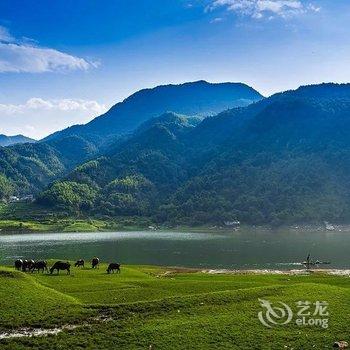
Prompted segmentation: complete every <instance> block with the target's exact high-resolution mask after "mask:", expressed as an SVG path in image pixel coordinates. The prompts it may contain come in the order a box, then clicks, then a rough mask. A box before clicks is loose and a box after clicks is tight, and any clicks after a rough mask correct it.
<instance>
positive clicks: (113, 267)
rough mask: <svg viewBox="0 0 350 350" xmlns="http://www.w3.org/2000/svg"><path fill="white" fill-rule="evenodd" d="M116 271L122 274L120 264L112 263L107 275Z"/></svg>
mask: <svg viewBox="0 0 350 350" xmlns="http://www.w3.org/2000/svg"><path fill="white" fill-rule="evenodd" d="M115 271H117V273H120V264H118V263H110V264H109V265H108V268H107V273H111V272H112V273H114V272H115Z"/></svg>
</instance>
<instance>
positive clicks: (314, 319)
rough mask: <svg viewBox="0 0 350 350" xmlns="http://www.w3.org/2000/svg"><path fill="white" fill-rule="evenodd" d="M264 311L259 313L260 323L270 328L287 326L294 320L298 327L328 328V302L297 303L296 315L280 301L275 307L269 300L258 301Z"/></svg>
mask: <svg viewBox="0 0 350 350" xmlns="http://www.w3.org/2000/svg"><path fill="white" fill-rule="evenodd" d="M258 300H259V302H260V305H261V307H262V308H263V310H262V311H259V312H258V318H259V321H260V322H261V323H262V324H263V325H264V326H265V327H268V328H272V327H274V326H283V325H287V324H288V323H290V322H291V321H292V320H293V317H294V315H296V316H297V317H296V318H295V324H296V325H297V326H316V327H322V328H324V329H326V328H328V316H329V312H328V310H327V309H328V303H327V302H326V301H316V302H314V303H312V302H310V301H301V300H300V301H297V302H296V303H295V304H296V307H297V308H298V311H297V312H296V313H294V312H293V311H292V309H291V307H290V306H289V305H287V304H286V303H283V302H281V301H279V302H278V303H276V304H275V305H274V304H273V303H272V302H270V301H269V300H264V299H258Z"/></svg>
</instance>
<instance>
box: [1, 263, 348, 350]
mask: <svg viewBox="0 0 350 350" xmlns="http://www.w3.org/2000/svg"><path fill="white" fill-rule="evenodd" d="M105 268H106V264H102V266H101V267H100V268H99V269H97V270H91V269H90V268H89V267H86V268H84V269H73V272H72V274H71V275H70V276H67V275H65V274H64V273H61V275H59V276H50V275H46V274H43V275H42V274H27V275H24V274H23V273H21V272H15V271H13V269H9V268H4V267H2V268H0V295H1V299H0V300H1V301H0V303H1V314H2V318H1V320H0V333H1V332H4V331H6V330H7V331H8V330H9V329H18V328H19V327H39V326H40V327H42V328H49V329H50V328H52V327H60V326H62V325H66V326H67V325H74V326H78V327H77V328H74V329H73V328H71V329H70V330H69V329H65V330H63V332H61V333H59V334H58V335H56V336H50V335H49V336H47V337H33V338H17V339H6V340H0V346H1V348H2V349H29V348H30V349H58V348H65V349H66V348H71V349H77V348H86V349H97V348H98V349H110V348H120V349H190V348H191V349H237V350H238V349H239V350H242V349H256V350H262V349H265V350H277V349H303V350H308V349H310V350H311V349H331V348H332V345H333V343H334V341H336V340H349V339H348V329H347V325H348V314H349V311H350V302H349V300H350V298H349V297H350V282H349V279H348V278H347V277H336V276H327V275H322V274H321V275H320V274H314V275H309V276H292V275H230V274H223V275H209V274H206V273H201V272H195V271H189V270H187V271H186V270H179V269H177V270H176V269H175V270H173V269H166V268H160V267H147V266H123V267H122V273H121V274H120V275H117V274H112V275H107V274H106V272H105ZM258 298H260V299H265V300H269V301H271V302H275V303H278V302H280V301H282V302H284V303H287V304H288V305H290V306H291V307H292V308H293V305H294V308H295V303H296V302H297V301H304V300H309V301H311V302H316V301H317V300H319V301H327V302H328V303H329V307H328V312H329V328H327V329H323V328H321V327H317V326H297V325H296V324H295V323H293V322H291V323H289V324H288V325H280V326H276V327H275V328H273V329H270V328H267V327H265V326H263V325H262V324H261V323H260V322H259V320H258V317H257V314H258V312H259V311H261V307H260V304H259V301H258Z"/></svg>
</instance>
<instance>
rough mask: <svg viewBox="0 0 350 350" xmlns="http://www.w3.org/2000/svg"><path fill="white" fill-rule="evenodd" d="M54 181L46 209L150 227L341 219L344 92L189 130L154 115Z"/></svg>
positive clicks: (316, 90)
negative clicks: (134, 219)
mask: <svg viewBox="0 0 350 350" xmlns="http://www.w3.org/2000/svg"><path fill="white" fill-rule="evenodd" d="M138 130H139V131H137V132H135V133H134V134H133V135H132V136H131V137H130V138H129V139H127V140H125V141H124V142H122V143H121V144H119V145H118V147H116V148H113V149H110V151H109V152H107V153H106V154H105V155H104V156H101V157H99V158H96V159H94V160H91V161H89V162H87V163H85V164H83V165H81V166H79V167H77V168H76V169H75V170H74V171H73V172H71V173H70V174H69V175H68V176H67V177H65V178H64V179H63V180H62V181H59V182H56V183H54V184H53V185H52V186H50V187H49V188H48V189H47V190H46V191H45V192H44V193H43V194H42V196H41V197H40V201H41V202H42V203H44V204H46V205H49V206H57V205H59V206H60V207H61V208H64V209H65V210H67V209H69V210H74V211H83V212H84V211H85V212H88V213H90V214H95V215H107V216H113V217H115V216H120V215H124V216H125V215H127V216H128V215H137V216H147V217H152V218H153V219H154V220H156V221H158V222H168V223H174V224H175V223H189V224H203V223H216V224H222V222H223V221H225V220H232V219H238V220H241V221H242V222H246V223H251V224H264V223H270V224H281V223H295V222H319V221H322V220H330V221H338V222H341V221H345V222H349V221H350V188H349V186H348V184H349V183H350V138H349V135H350V85H349V84H343V85H337V84H322V85H316V86H307V87H301V88H299V89H297V90H295V91H288V92H285V93H280V94H276V95H273V96H271V97H270V98H267V99H264V100H261V101H259V102H257V103H254V104H251V105H249V106H247V107H244V108H234V109H231V110H228V111H225V112H222V113H220V114H218V115H216V116H213V117H210V118H206V119H204V120H203V121H201V122H200V123H199V124H197V123H195V124H193V125H192V124H191V123H189V122H188V120H186V118H185V117H181V116H177V115H174V114H173V115H163V116H160V117H159V118H158V119H153V120H152V121H148V122H146V123H145V124H143V125H141V126H140V127H139V129H138Z"/></svg>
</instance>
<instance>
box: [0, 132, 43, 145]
mask: <svg viewBox="0 0 350 350" xmlns="http://www.w3.org/2000/svg"><path fill="white" fill-rule="evenodd" d="M33 142H36V141H35V140H33V139H31V138H29V137H26V136H23V135H15V136H6V135H3V134H0V146H1V147H5V146H12V145H15V144H18V143H33Z"/></svg>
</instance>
